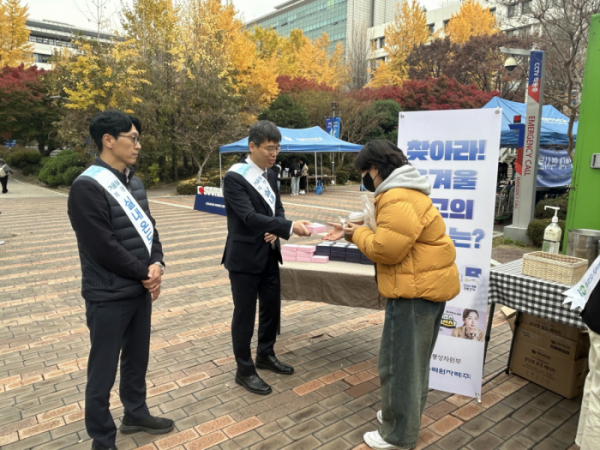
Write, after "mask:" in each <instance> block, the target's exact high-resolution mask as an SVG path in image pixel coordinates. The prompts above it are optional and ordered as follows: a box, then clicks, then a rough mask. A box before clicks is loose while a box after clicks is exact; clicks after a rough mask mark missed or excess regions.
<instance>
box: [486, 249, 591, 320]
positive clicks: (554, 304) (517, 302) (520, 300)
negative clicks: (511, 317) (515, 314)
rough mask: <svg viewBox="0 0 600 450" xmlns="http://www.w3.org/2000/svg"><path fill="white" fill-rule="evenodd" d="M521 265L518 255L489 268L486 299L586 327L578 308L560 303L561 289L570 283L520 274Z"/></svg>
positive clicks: (562, 290)
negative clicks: (488, 284) (514, 259)
mask: <svg viewBox="0 0 600 450" xmlns="http://www.w3.org/2000/svg"><path fill="white" fill-rule="evenodd" d="M522 265H523V260H522V259H519V260H517V261H513V262H510V263H507V264H502V265H501V266H497V267H494V268H493V269H492V270H491V271H490V289H489V294H488V301H489V302H490V303H491V302H496V303H501V304H502V305H504V306H508V307H509V308H513V309H516V310H517V311H520V312H525V313H529V314H533V315H534V316H537V317H542V318H544V319H549V320H554V321H555V322H561V323H566V324H567V325H574V326H577V327H580V328H585V325H584V324H583V322H582V321H581V318H580V317H579V314H580V311H578V310H575V311H571V309H569V308H570V305H563V301H564V300H565V298H566V297H565V296H564V295H562V292H564V291H566V290H567V289H569V288H570V287H571V286H568V285H565V284H560V283H555V282H554V281H548V280H542V279H540V278H534V277H530V276H528V275H523V274H522V273H521V268H522Z"/></svg>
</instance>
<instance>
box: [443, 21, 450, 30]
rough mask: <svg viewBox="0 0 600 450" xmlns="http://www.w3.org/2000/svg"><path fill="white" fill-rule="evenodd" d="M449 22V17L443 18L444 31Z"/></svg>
mask: <svg viewBox="0 0 600 450" xmlns="http://www.w3.org/2000/svg"><path fill="white" fill-rule="evenodd" d="M449 23H450V19H448V20H444V31H446V27H447V26H448V24H449Z"/></svg>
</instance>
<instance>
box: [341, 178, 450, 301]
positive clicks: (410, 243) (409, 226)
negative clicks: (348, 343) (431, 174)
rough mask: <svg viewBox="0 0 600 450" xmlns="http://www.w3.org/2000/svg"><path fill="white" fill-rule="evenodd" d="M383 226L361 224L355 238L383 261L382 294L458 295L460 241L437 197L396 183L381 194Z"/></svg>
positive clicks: (379, 280) (433, 298)
mask: <svg viewBox="0 0 600 450" xmlns="http://www.w3.org/2000/svg"><path fill="white" fill-rule="evenodd" d="M375 220H376V222H377V231H376V232H373V231H372V230H371V229H370V228H369V227H359V228H357V229H356V230H355V231H354V233H353V235H351V236H350V239H349V240H351V241H352V242H353V243H354V244H356V246H357V247H358V248H359V249H360V251H361V252H363V253H364V254H365V255H367V256H368V257H369V259H370V260H371V261H373V262H374V263H376V264H377V284H378V287H379V293H380V294H381V295H382V296H384V297H388V298H398V297H403V298H423V299H425V300H430V301H433V302H445V301H448V300H452V299H453V298H454V297H456V296H457V295H458V293H459V291H460V281H459V276H458V269H457V267H456V264H455V263H454V260H455V258H456V250H455V248H454V243H453V242H452V240H451V239H450V237H449V236H448V235H446V225H445V224H444V220H443V219H442V217H441V216H440V213H439V211H438V210H437V209H436V208H435V207H434V206H433V204H432V203H431V199H430V198H429V197H428V196H427V195H425V194H423V193H422V192H420V191H418V190H415V189H406V188H401V187H398V188H392V189H390V190H388V191H386V192H383V193H381V194H379V195H378V196H377V197H376V198H375Z"/></svg>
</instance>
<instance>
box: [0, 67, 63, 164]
mask: <svg viewBox="0 0 600 450" xmlns="http://www.w3.org/2000/svg"><path fill="white" fill-rule="evenodd" d="M45 77H46V72H45V71H44V70H43V69H38V68H37V67H35V66H32V67H28V68H25V66H24V65H23V64H21V65H20V66H18V67H8V66H5V67H4V68H2V69H0V105H2V108H0V135H2V134H7V135H9V136H11V138H12V139H17V140H19V141H21V142H22V143H24V144H30V143H33V142H34V141H35V142H37V144H38V149H39V151H40V153H41V154H42V155H44V156H47V155H48V154H49V153H50V151H52V150H54V149H55V148H56V146H57V142H56V141H55V137H56V134H55V132H54V122H57V121H58V120H59V119H60V113H59V108H58V105H56V104H55V103H54V102H53V101H52V100H51V99H50V97H49V95H48V88H47V86H46V83H45Z"/></svg>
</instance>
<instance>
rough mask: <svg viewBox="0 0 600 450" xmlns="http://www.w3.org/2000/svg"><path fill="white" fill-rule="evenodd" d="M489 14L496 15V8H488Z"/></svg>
mask: <svg viewBox="0 0 600 450" xmlns="http://www.w3.org/2000/svg"><path fill="white" fill-rule="evenodd" d="M490 14H491V15H492V16H495V15H496V8H490Z"/></svg>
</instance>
